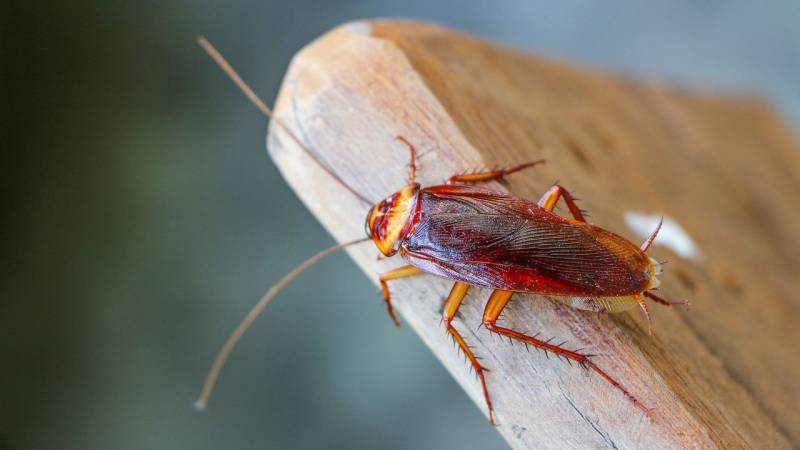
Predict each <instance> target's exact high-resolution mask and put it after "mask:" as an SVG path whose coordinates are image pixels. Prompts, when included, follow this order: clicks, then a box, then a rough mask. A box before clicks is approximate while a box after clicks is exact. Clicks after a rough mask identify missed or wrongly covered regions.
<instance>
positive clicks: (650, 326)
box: [633, 295, 653, 336]
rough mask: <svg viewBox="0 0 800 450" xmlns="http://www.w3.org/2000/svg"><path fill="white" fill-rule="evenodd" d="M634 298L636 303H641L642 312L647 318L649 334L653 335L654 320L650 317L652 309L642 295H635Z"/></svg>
mask: <svg viewBox="0 0 800 450" xmlns="http://www.w3.org/2000/svg"><path fill="white" fill-rule="evenodd" d="M633 298H635V299H636V303H638V304H639V307H640V308H642V312H643V313H644V317H645V318H646V319H647V334H648V335H649V336H652V335H653V320H652V319H651V318H650V311H648V310H647V304H646V303H645V302H644V297H642V296H641V295H635V296H634V297H633Z"/></svg>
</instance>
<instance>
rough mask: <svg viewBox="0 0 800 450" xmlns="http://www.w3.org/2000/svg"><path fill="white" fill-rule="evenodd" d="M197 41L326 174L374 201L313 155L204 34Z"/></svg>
mask: <svg viewBox="0 0 800 450" xmlns="http://www.w3.org/2000/svg"><path fill="white" fill-rule="evenodd" d="M197 43H198V44H199V45H200V47H202V48H203V50H205V51H206V53H208V56H210V57H211V59H213V60H214V62H216V63H217V65H218V66H219V67H220V68H221V69H222V70H223V71H224V72H225V73H226V74H227V75H228V77H230V79H231V80H232V81H233V82H234V84H236V86H238V87H239V89H240V90H241V91H242V93H243V94H244V95H246V96H247V98H249V99H250V101H251V102H253V104H254V105H255V106H256V107H257V108H258V109H259V110H260V111H261V112H262V113H263V114H264V115H265V116H266V117H267V118H269V119H270V120H271V121H273V122H275V124H276V125H278V126H279V127H280V128H281V129H282V130H283V131H285V132H286V134H288V135H289V137H290V138H291V139H292V140H293V141H294V142H295V143H296V144H297V145H298V146H300V148H302V149H303V151H304V152H306V154H307V155H308V156H310V157H311V159H313V160H314V161H315V162H316V163H317V164H319V166H320V167H321V168H322V170H324V171H325V172H327V173H328V175H330V176H332V177H333V178H334V179H335V180H336V181H338V182H339V184H341V185H342V186H344V187H345V188H346V189H347V190H348V191H350V193H352V194H353V195H355V196H356V197H357V198H358V199H359V200H361V201H363V202H364V203H366V204H367V205H370V206H372V204H373V203H374V202H372V201H370V200H369V199H368V198H366V197H364V195H362V194H361V193H359V192H358V191H356V190H355V189H354V188H353V187H351V186H350V185H349V184H347V183H345V181H344V180H343V179H342V178H341V177H339V175H337V174H336V172H334V171H333V170H331V168H330V167H328V166H327V165H326V164H325V163H324V162H322V160H321V159H319V157H317V155H315V154H314V152H312V151H311V150H310V149H309V148H308V146H306V145H305V144H304V143H303V141H301V140H300V138H298V137H297V135H296V134H295V133H294V132H293V131H292V130H291V129H290V128H289V127H288V126H287V125H286V124H284V123H283V121H282V120H280V119H278V118H277V117H275V114H274V113H273V112H272V109H270V107H269V106H267V104H266V103H264V102H263V101H262V100H261V99H260V98H259V97H258V95H256V93H255V92H253V90H252V89H250V86H248V85H247V83H245V82H244V80H242V78H241V77H240V76H239V74H238V73H236V70H234V68H233V66H231V65H230V63H228V61H227V60H225V57H224V56H222V54H221V53H220V52H219V51H217V49H216V48H215V47H214V46H213V45H212V44H211V42H209V41H208V39H206V37H205V36H198V37H197Z"/></svg>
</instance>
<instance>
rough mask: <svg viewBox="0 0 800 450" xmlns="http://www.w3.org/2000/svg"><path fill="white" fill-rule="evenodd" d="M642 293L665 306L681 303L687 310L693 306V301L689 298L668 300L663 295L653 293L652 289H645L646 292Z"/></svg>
mask: <svg viewBox="0 0 800 450" xmlns="http://www.w3.org/2000/svg"><path fill="white" fill-rule="evenodd" d="M642 295H644V296H645V297H647V298H649V299H650V300H653V301H654V302H656V303H660V304H662V305H664V306H676V305H680V306H683V307H684V308H686V309H687V310H688V309H689V307H690V306H692V303H691V302H690V301H689V300H667V299H664V298H662V297H659V296H658V295H656V294H654V293H652V292H650V291H645V292H643V293H642Z"/></svg>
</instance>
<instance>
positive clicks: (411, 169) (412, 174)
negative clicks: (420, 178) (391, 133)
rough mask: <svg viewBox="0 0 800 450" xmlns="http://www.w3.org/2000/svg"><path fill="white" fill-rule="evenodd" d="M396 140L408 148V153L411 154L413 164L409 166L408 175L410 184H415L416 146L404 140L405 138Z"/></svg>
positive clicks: (400, 137)
mask: <svg viewBox="0 0 800 450" xmlns="http://www.w3.org/2000/svg"><path fill="white" fill-rule="evenodd" d="M396 139H397V140H398V141H400V142H402V143H404V144H406V147H408V151H409V152H411V163H410V164H409V174H408V184H414V182H415V181H416V178H417V149H416V148H414V144H412V143H411V142H409V141H408V139H406V138H404V137H403V136H396Z"/></svg>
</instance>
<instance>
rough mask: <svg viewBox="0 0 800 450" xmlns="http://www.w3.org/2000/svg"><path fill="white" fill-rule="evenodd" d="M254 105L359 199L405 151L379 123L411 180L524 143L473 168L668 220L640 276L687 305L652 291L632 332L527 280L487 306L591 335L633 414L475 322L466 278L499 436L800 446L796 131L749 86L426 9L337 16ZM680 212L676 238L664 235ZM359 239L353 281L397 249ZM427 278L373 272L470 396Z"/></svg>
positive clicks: (291, 160)
mask: <svg viewBox="0 0 800 450" xmlns="http://www.w3.org/2000/svg"><path fill="white" fill-rule="evenodd" d="M276 112H277V114H278V116H279V117H281V118H282V119H283V120H284V121H285V122H286V123H287V124H288V125H289V126H290V127H292V128H293V129H294V130H297V132H298V133H299V134H300V136H301V138H302V139H304V140H305V141H306V142H308V143H309V145H310V146H311V147H312V148H313V149H314V151H315V152H316V153H317V154H318V155H319V157H320V158H321V159H322V160H324V161H325V162H326V163H327V164H328V165H329V166H330V167H332V168H334V170H335V171H336V172H337V173H338V174H339V175H340V176H341V177H342V178H344V179H346V180H348V182H350V183H351V184H352V185H353V186H355V188H356V189H358V190H359V191H360V192H363V194H364V195H366V196H367V197H368V198H371V199H375V200H378V199H379V198H382V197H385V196H387V195H389V194H390V193H392V192H395V191H396V190H397V189H398V188H400V187H401V186H402V185H403V184H404V183H405V181H406V177H407V172H408V152H407V150H406V148H405V147H404V146H403V144H401V143H399V142H397V141H395V139H394V137H395V136H396V135H402V136H404V137H406V138H407V139H409V140H410V141H411V142H414V143H415V144H416V146H417V148H418V149H419V150H420V152H421V154H420V156H419V160H418V165H419V169H418V178H419V180H420V181H421V183H423V185H432V184H440V183H441V182H442V181H443V180H445V179H446V178H447V177H448V176H450V175H452V174H454V173H457V172H459V171H464V170H465V169H470V168H472V169H475V168H481V167H492V166H501V165H508V164H516V163H521V162H525V161H530V160H533V159H539V158H546V159H547V160H548V163H547V165H546V166H543V167H541V168H537V169H533V170H531V171H527V172H525V173H522V174H518V175H514V176H512V177H511V178H510V179H509V180H508V182H507V183H504V184H502V185H501V184H495V187H497V188H499V189H508V190H509V191H511V192H513V193H514V194H517V195H519V196H523V197H526V198H530V199H536V198H538V197H539V195H540V194H541V193H542V192H543V191H544V190H545V189H546V188H547V187H549V185H550V184H551V183H553V182H554V181H555V180H559V181H560V182H561V183H562V184H563V185H565V186H566V187H568V188H570V189H572V190H573V191H574V192H576V193H577V196H578V197H580V198H581V199H582V201H581V205H582V207H583V208H586V209H588V210H589V211H590V212H591V214H592V215H591V218H590V221H593V222H594V223H595V224H597V225H600V226H602V227H604V228H607V229H609V230H612V231H615V232H617V233H619V234H621V235H623V236H626V237H628V238H630V239H631V240H633V241H640V240H641V239H642V237H643V236H641V235H639V234H638V233H637V232H635V231H636V230H633V229H632V228H630V227H631V226H636V220H637V218H638V219H639V220H640V219H641V217H639V216H636V214H655V215H660V214H664V215H665V216H666V217H667V218H668V219H669V221H670V223H671V225H670V227H671V231H668V232H667V234H669V235H671V237H667V238H665V239H666V240H664V241H662V240H659V241H657V245H656V247H655V248H654V249H653V250H652V255H653V256H655V257H656V258H657V259H660V260H664V259H666V260H669V264H667V265H666V266H665V273H664V274H663V275H662V276H661V277H660V278H661V279H662V281H663V285H662V291H661V292H662V293H664V294H665V295H668V296H670V297H672V298H675V299H680V298H687V299H691V301H692V307H691V309H690V310H688V311H687V310H683V309H681V308H666V307H662V306H660V305H656V304H653V305H652V306H651V308H650V309H651V312H652V314H653V318H654V330H655V334H654V336H648V334H647V326H646V323H645V322H644V320H643V318H642V317H641V316H640V313H639V311H632V312H628V313H621V314H616V315H610V314H606V315H604V314H595V313H591V312H585V311H578V310H575V309H571V308H569V307H566V306H563V305H559V304H556V303H555V302H553V301H550V300H548V299H546V298H544V297H541V296H534V295H519V296H515V298H514V300H513V301H512V307H511V310H510V311H509V312H508V314H506V315H505V320H506V323H508V324H509V325H510V326H512V327H514V328H517V329H520V330H524V331H529V332H541V333H543V335H545V336H553V337H555V338H556V339H558V340H559V341H561V340H567V341H568V342H570V343H572V344H573V345H575V346H576V347H585V348H587V349H589V350H591V353H596V354H597V355H598V356H597V357H596V358H595V361H596V363H597V364H598V365H599V366H601V367H603V368H604V369H606V370H607V371H608V372H609V373H611V374H612V376H614V377H616V378H617V379H619V380H621V381H622V382H623V384H624V385H625V386H626V387H627V388H628V389H629V390H630V391H631V392H632V393H634V394H635V395H637V396H638V397H639V398H640V399H641V400H642V401H643V402H644V403H645V404H646V405H648V406H650V407H653V408H655V410H654V412H653V415H652V418H647V417H645V416H644V415H643V414H642V412H641V411H640V410H638V409H636V408H635V407H633V405H632V404H631V403H630V402H629V401H628V400H627V399H626V398H624V397H623V396H622V395H620V393H619V392H618V391H616V390H615V389H613V388H612V387H611V386H609V385H608V383H606V382H605V381H604V380H602V379H600V378H599V377H598V376H596V375H595V374H593V373H590V372H587V371H585V370H582V369H581V368H579V367H575V366H570V365H568V364H566V363H564V362H563V361H559V360H555V359H553V358H550V359H547V358H546V357H545V355H544V354H542V353H540V352H535V351H531V352H530V353H529V352H526V351H525V349H524V347H522V346H521V345H509V343H508V342H507V341H502V340H500V339H497V337H492V336H490V335H489V334H488V333H487V332H486V331H485V330H483V329H481V330H476V326H477V325H478V323H479V322H480V317H481V312H482V308H483V305H484V303H485V300H486V298H487V297H488V294H489V291H488V290H484V289H472V290H471V291H470V294H469V296H468V298H467V300H466V301H465V306H464V307H463V308H462V309H461V311H462V314H463V316H462V317H461V318H460V319H458V320H457V321H456V322H455V324H456V327H458V328H459V329H460V330H461V331H462V332H463V333H464V335H465V338H466V339H467V340H468V342H469V343H470V344H472V345H473V346H475V352H476V354H478V355H480V356H482V357H483V358H484V360H483V362H484V364H485V365H486V366H487V367H489V368H490V369H491V370H492V371H491V373H490V374H489V375H488V383H489V389H490V391H491V394H492V397H493V401H494V404H495V407H496V412H497V420H498V422H499V424H500V426H499V427H498V431H499V432H500V433H501V434H502V435H503V436H504V437H505V438H506V439H507V441H508V442H509V444H511V446H512V447H515V448H562V447H566V448H602V447H611V448H688V447H691V448H714V447H717V448H740V447H749V448H771V449H774V448H790V447H793V446H798V445H800V382H799V381H798V380H800V358H798V349H797V348H796V346H797V345H798V343H800V325H799V324H800V298H799V297H798V294H797V292H798V287H800V286H798V279H799V278H800V231H798V230H800V208H798V203H797V202H798V199H799V198H800V181H799V180H800V151H799V149H798V146H797V144H796V142H795V141H793V140H792V137H791V136H790V133H789V131H788V130H787V128H786V127H785V126H784V125H782V123H781V121H780V119H779V118H778V117H776V116H775V114H774V113H773V112H772V111H771V110H770V109H769V108H768V107H766V106H765V105H763V104H762V103H760V102H759V101H756V100H754V99H746V98H738V99H733V98H720V97H715V96H712V95H706V94H704V93H700V92H683V91H678V90H671V89H668V88H664V87H659V86H654V85H650V84H645V83H639V82H633V81H630V80H626V79H623V78H620V77H617V76H609V75H605V74H598V73H594V72H592V71H588V70H583V69H577V68H573V67H571V66H568V65H566V64H562V63H558V62H553V61H549V60H544V59H541V58H536V57H532V56H528V55H524V54H521V53H519V52H516V51H512V50H509V49H506V48H502V47H499V46H497V45H494V44H490V43H486V42H483V41H480V40H477V39H475V38H472V37H469V36H466V35H464V34H460V33H458V32H455V31H452V30H448V29H444V28H440V27H437V26H432V25H426V24H420V23H415V22H392V21H388V22H387V21H376V22H357V23H351V24H347V25H344V26H342V27H339V28H337V29H335V30H334V31H332V32H330V33H328V34H326V35H325V36H323V37H322V38H320V39H318V40H317V41H315V42H313V43H312V44H310V45H309V46H308V47H306V48H305V49H303V50H302V51H301V52H300V53H298V55H297V56H296V57H295V58H294V60H293V62H292V64H291V67H290V68H289V71H288V73H287V75H286V79H285V81H284V84H283V87H282V89H281V92H280V95H279V99H278V101H277V104H276ZM268 142H269V149H270V153H271V155H272V157H273V158H274V160H275V162H276V163H277V164H278V166H279V167H280V169H281V171H282V172H283V174H284V176H285V177H286V179H287V180H288V181H289V183H290V184H291V185H292V187H293V188H294V189H295V190H296V191H297V193H298V195H299V196H300V197H301V198H302V199H303V201H304V202H305V203H306V204H307V205H308V207H309V208H310V209H311V210H312V211H313V213H314V214H315V215H316V216H317V217H318V218H319V220H320V221H321V222H322V223H323V224H324V225H325V226H326V227H327V229H328V230H330V232H331V233H332V234H333V235H334V236H336V238H337V239H339V240H340V241H344V240H349V239H353V238H357V237H360V236H361V235H362V234H363V231H362V230H363V220H364V216H365V214H366V210H367V207H368V206H367V205H365V204H363V203H362V202H359V201H358V200H357V199H355V198H354V197H353V195H352V194H350V193H348V192H347V191H346V190H345V189H343V188H342V187H341V186H340V185H338V184H337V183H336V182H335V181H334V180H333V179H332V178H331V177H330V176H329V175H327V174H326V173H324V172H323V171H322V170H320V168H319V167H318V166H317V165H316V164H315V163H314V162H313V161H311V159H310V158H308V157H307V156H306V155H304V154H303V153H302V152H301V151H300V149H299V148H298V147H297V146H296V145H295V144H294V143H293V142H292V141H291V140H290V139H287V137H286V135H285V133H283V132H281V131H280V130H278V129H277V128H276V127H274V126H272V127H270V134H269V138H268ZM680 230H683V231H684V232H685V233H686V235H687V236H688V238H689V239H691V242H693V243H694V246H695V249H694V250H695V251H694V254H691V252H689V253H686V249H685V248H684V249H682V248H681V247H679V245H681V243H680V242H678V243H675V239H677V238H680V237H681V236H679V233H680ZM659 242H661V243H662V245H658V243H659ZM664 242H666V243H670V242H672V243H674V245H672V246H671V247H666V246H664V245H663V243H664ZM682 242H683V244H686V242H685V241H682ZM690 250H691V249H690ZM676 251H680V252H682V254H676ZM376 254H377V251H376V249H375V248H373V247H372V246H370V245H364V246H362V247H361V248H357V249H354V250H352V251H351V255H352V256H353V258H354V259H355V260H356V262H357V263H358V264H359V265H360V266H361V267H362V268H363V269H364V271H365V272H366V273H367V274H368V275H369V276H370V277H372V278H373V279H377V275H376V274H377V273H380V272H384V271H386V270H388V269H390V268H392V267H395V266H397V265H399V264H400V261H398V260H397V259H391V260H386V261H376ZM449 287H450V283H449V282H447V281H445V280H441V279H437V278H435V277H432V276H423V277H416V278H412V279H405V280H399V281H397V282H394V283H393V284H392V285H391V289H392V291H393V294H394V299H395V304H396V308H397V309H398V310H399V311H400V312H401V313H402V317H403V318H404V320H405V323H406V324H407V325H410V326H411V328H413V329H414V331H416V332H417V333H419V335H420V336H422V338H423V340H424V341H425V342H426V344H427V345H428V346H429V347H430V348H431V350H432V351H433V352H434V353H435V354H436V355H437V356H438V357H439V359H440V360H441V361H442V363H443V364H444V365H445V366H447V368H448V369H449V370H450V372H451V373H452V374H453V376H454V377H456V378H457V379H458V381H459V382H460V383H461V385H462V386H463V387H464V389H465V390H466V391H467V393H468V394H469V395H470V396H471V397H472V398H473V399H474V400H475V402H476V403H477V405H478V407H480V408H481V409H482V410H483V411H486V407H485V404H484V401H483V397H482V395H481V390H480V387H479V384H478V382H477V381H476V379H475V376H474V375H473V374H471V373H470V371H469V370H468V366H467V364H465V363H464V361H463V359H462V356H461V355H460V354H458V353H457V351H456V350H455V349H454V348H453V346H452V344H451V343H450V341H449V340H448V339H447V337H446V335H445V333H444V332H443V330H442V328H441V325H440V314H439V311H440V307H441V303H442V300H443V299H444V297H445V295H446V293H447V291H448V290H449ZM386 326H391V323H390V321H389V319H388V318H387V319H386ZM486 426H487V427H488V426H489V424H488V422H487V424H486ZM453 432H454V433H457V432H458V430H453Z"/></svg>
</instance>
